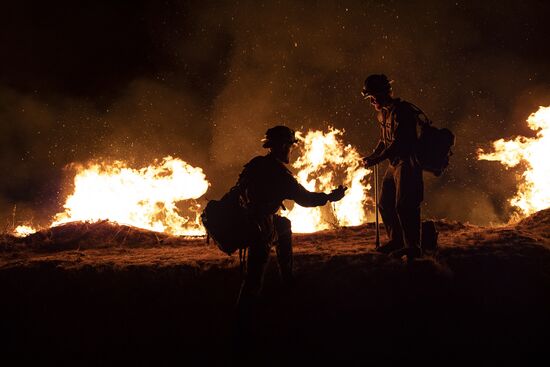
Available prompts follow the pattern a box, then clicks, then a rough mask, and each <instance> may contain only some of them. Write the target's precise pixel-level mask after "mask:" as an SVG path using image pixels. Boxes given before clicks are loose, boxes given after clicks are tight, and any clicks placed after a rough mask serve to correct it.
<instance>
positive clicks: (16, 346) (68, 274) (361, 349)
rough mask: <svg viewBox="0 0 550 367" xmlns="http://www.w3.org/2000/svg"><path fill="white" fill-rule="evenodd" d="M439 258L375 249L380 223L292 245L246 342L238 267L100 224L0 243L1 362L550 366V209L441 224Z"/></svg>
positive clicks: (178, 242) (200, 243)
mask: <svg viewBox="0 0 550 367" xmlns="http://www.w3.org/2000/svg"><path fill="white" fill-rule="evenodd" d="M436 226H437V229H438V231H439V251H438V252H437V253H436V254H434V255H430V256H426V257H425V258H423V259H421V260H419V261H417V262H415V263H413V264H407V263H406V262H405V261H403V260H401V259H393V258H390V257H388V256H386V255H382V254H379V253H377V252H375V251H374V227H373V225H372V224H370V225H366V226H361V227H353V228H341V229H337V230H332V231H325V232H320V233H316V234H309V235H295V236H294V250H295V266H296V273H297V275H298V282H297V283H296V285H295V286H294V287H292V288H286V287H283V286H282V284H281V283H280V281H279V277H278V271H277V266H276V262H275V256H272V257H271V260H272V261H270V264H269V267H268V271H267V274H266V280H265V286H264V294H263V298H262V300H261V304H260V308H259V312H258V314H257V315H256V317H255V319H254V320H255V322H254V326H253V330H252V333H253V334H252V335H253V338H252V339H251V340H250V341H249V343H247V344H246V345H237V346H235V345H234V343H232V341H233V340H234V339H233V338H232V335H233V331H234V328H233V322H234V303H235V300H236V296H237V293H238V289H239V282H240V271H239V260H238V256H236V255H233V256H231V257H229V256H227V255H225V254H224V253H222V252H221V251H219V250H218V249H217V248H216V247H215V245H214V244H212V243H211V244H207V243H206V242H205V240H204V239H183V238H173V237H168V236H163V235H159V234H155V233H152V232H147V231H142V230H138V229H135V228H130V227H125V226H119V225H115V224H111V223H107V222H100V223H95V224H72V225H66V226H63V227H58V228H54V229H51V230H48V231H43V232H40V233H37V234H34V235H31V236H29V237H27V238H25V239H16V238H13V237H11V236H8V235H4V236H3V237H2V239H1V241H0V292H1V294H2V298H1V306H0V312H1V314H2V318H1V320H2V321H1V323H2V325H1V330H2V331H3V334H4V338H2V339H4V341H3V342H2V343H1V345H2V349H3V351H2V355H3V356H4V358H15V360H16V361H18V362H19V363H24V362H40V363H45V362H52V361H53V362H56V363H70V364H72V365H111V364H118V365H120V364H122V363H123V364H130V363H137V364H154V365H159V364H168V363H170V364H172V363H186V362H189V361H201V362H203V363H205V364H206V363H208V365H211V364H217V365H230V364H240V361H241V360H242V359H247V358H250V359H258V360H259V361H260V362H261V363H262V364H264V365H265V364H267V365H272V364H279V363H281V362H285V363H289V362H298V361H302V360H307V361H318V362H327V361H331V360H342V361H343V360H348V361H353V362H357V363H358V364H365V363H368V362H383V363H386V364H392V363H393V362H395V363H397V362H401V361H404V360H407V361H411V360H416V361H425V362H436V363H439V362H455V361H462V360H466V361H470V362H475V363H476V364H477V363H479V362H483V363H493V362H499V361H503V362H511V361H517V362H520V363H525V362H528V361H531V360H532V361H534V360H536V358H540V357H542V358H545V359H548V356H547V342H548V340H549V337H550V331H549V330H550V210H546V211H543V212H539V213H537V214H536V215H535V216H533V217H530V218H528V219H526V220H524V221H522V222H521V223H519V224H517V225H509V226H501V227H478V226H473V225H468V224H461V223H454V222H448V221H438V222H437V223H436Z"/></svg>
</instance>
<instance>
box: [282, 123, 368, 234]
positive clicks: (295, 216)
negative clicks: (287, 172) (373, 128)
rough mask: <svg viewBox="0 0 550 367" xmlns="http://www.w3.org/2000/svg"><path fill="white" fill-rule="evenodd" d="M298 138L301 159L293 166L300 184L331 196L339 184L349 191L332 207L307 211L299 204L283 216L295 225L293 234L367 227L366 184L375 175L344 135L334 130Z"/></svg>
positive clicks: (314, 132)
mask: <svg viewBox="0 0 550 367" xmlns="http://www.w3.org/2000/svg"><path fill="white" fill-rule="evenodd" d="M297 135H298V140H299V144H300V146H299V147H300V151H301V156H300V157H299V158H298V159H296V161H295V162H294V163H293V164H292V166H293V167H294V168H295V169H297V170H298V173H297V175H296V178H297V180H298V182H300V183H301V184H302V185H304V187H305V188H306V189H308V190H310V191H323V192H327V193H328V192H330V190H332V189H334V188H335V187H336V186H338V185H339V184H343V185H344V186H347V187H348V190H347V192H346V196H344V198H343V199H342V200H341V201H339V202H336V203H333V204H332V205H327V206H325V207H322V208H319V207H317V208H304V207H301V206H299V205H297V204H296V205H294V207H293V208H292V210H290V211H285V212H283V213H282V215H283V216H286V217H287V218H289V219H290V220H291V221H292V230H293V232H297V233H311V232H316V231H321V230H324V229H329V228H333V227H336V226H357V225H360V224H363V223H365V222H366V220H367V213H366V211H365V203H366V202H367V201H368V200H369V198H368V197H367V191H368V190H370V188H371V187H370V185H369V184H366V185H365V184H364V183H363V181H364V179H365V177H366V176H367V175H368V174H369V173H370V172H371V171H370V170H367V169H366V168H364V167H363V164H362V161H361V156H360V155H359V153H358V152H357V150H356V149H355V148H354V147H352V146H351V145H344V143H343V142H342V135H343V131H342V130H338V129H334V128H332V127H330V128H329V131H328V132H327V133H323V132H322V131H319V130H316V131H309V132H308V133H307V134H306V135H305V136H302V135H301V134H297Z"/></svg>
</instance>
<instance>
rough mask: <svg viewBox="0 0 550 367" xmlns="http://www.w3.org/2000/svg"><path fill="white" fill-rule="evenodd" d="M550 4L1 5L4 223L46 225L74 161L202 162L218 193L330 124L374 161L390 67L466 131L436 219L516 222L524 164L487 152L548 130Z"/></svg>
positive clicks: (407, 89)
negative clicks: (366, 87) (379, 98)
mask: <svg viewBox="0 0 550 367" xmlns="http://www.w3.org/2000/svg"><path fill="white" fill-rule="evenodd" d="M549 15H550V2H547V1H534V0H530V1H521V2H520V1H516V2H503V1H435V0H432V1H416V2H413V1H338V2H335V3H332V2H328V1H326V2H325V1H322V2H321V1H319V2H317V1H306V2H298V1H288V2H287V1H273V2H260V1H234V0H233V1H212V2H209V1H132V2H129V1H128V2H124V1H98V0H95V1H78V2H74V1H71V2H69V1H54V2H43V1H24V0H23V1H12V2H10V4H5V3H3V4H2V6H1V11H0V29H1V31H0V45H1V54H0V68H1V73H0V126H1V132H0V139H1V142H0V145H1V147H2V148H1V149H2V155H1V159H0V170H1V171H2V172H3V178H2V179H1V180H0V218H1V219H2V224H3V225H4V223H6V224H7V223H11V221H12V219H13V218H12V211H13V208H14V205H17V213H16V220H27V219H32V220H33V221H34V222H35V223H43V224H44V223H47V221H48V220H49V218H51V216H52V215H53V214H55V213H56V212H57V211H59V210H60V209H61V205H62V204H63V199H64V197H65V195H66V191H67V190H68V186H69V185H68V183H69V181H70V178H71V169H70V168H67V167H68V165H69V164H70V163H72V162H81V163H84V162H87V161H89V160H91V159H107V160H110V159H123V160H125V161H128V162H129V163H130V164H132V165H135V166H136V167H140V166H141V165H144V164H149V163H151V162H152V160H153V159H155V158H162V157H163V156H165V155H168V154H170V155H173V156H176V157H179V158H181V159H183V160H185V161H187V162H188V163H190V164H192V165H194V166H200V167H202V168H203V169H204V171H205V173H206V175H207V177H208V179H209V181H210V182H211V183H212V187H211V189H210V191H209V192H208V194H207V196H209V197H210V198H216V197H218V196H220V195H221V194H223V193H224V192H225V191H226V190H227V189H228V188H229V187H230V186H232V185H233V184H234V182H235V180H236V178H237V175H238V173H239V171H240V170H241V168H242V165H243V164H244V163H246V162H247V161H248V160H249V159H250V158H252V157H253V156H254V155H257V154H263V149H262V148H261V144H260V139H261V138H262V137H263V133H264V132H265V130H266V129H267V128H268V127H269V126H272V125H275V124H286V125H288V126H292V127H295V128H296V129H299V130H307V129H309V128H326V127H327V126H328V125H332V126H335V127H338V128H344V129H345V130H346V135H345V136H346V139H347V141H348V142H349V143H352V144H353V145H355V146H356V147H357V148H358V149H359V150H360V152H361V153H362V154H364V155H366V154H368V153H370V151H371V150H372V149H373V148H374V146H375V145H376V143H377V140H378V130H377V128H376V126H375V123H374V121H375V118H374V116H375V115H374V112H373V110H372V109H371V108H370V106H369V105H368V104H367V103H366V102H365V101H363V100H362V98H361V96H360V91H361V87H362V83H363V81H364V79H365V77H366V76H367V75H368V74H371V73H381V72H383V73H386V74H387V75H388V76H389V77H390V78H391V79H394V80H395V83H394V92H395V95H396V96H398V97H401V98H403V99H406V100H409V101H411V102H413V103H415V104H417V105H418V106H420V107H421V108H422V109H423V110H424V111H425V112H426V113H427V114H428V115H429V116H430V117H431V119H432V120H433V121H434V122H435V124H436V125H438V126H445V127H448V128H450V129H451V130H453V131H454V132H455V134H456V135H457V146H456V147H455V149H454V151H455V155H454V156H453V158H452V161H451V167H450V169H449V171H448V172H447V173H446V174H445V176H444V177H441V178H432V177H430V176H429V174H425V177H426V194H425V197H426V200H425V206H424V215H426V216H435V217H439V218H444V217H446V218H449V219H453V220H460V221H470V222H473V223H478V224H488V223H490V222H501V221H503V220H506V219H507V217H508V215H509V213H510V208H509V207H508V206H507V203H506V202H507V199H508V198H509V197H511V196H512V195H513V194H514V192H515V183H516V175H517V173H518V172H519V171H517V170H508V171H506V170H505V169H504V168H503V166H501V165H500V164H498V163H496V162H486V161H481V162H480V161H477V160H476V158H475V157H476V150H477V149H478V148H480V147H483V148H488V147H489V143H490V142H491V141H492V140H495V139H498V138H504V137H511V136H513V135H527V136H533V135H534V133H533V132H532V131H530V130H529V129H528V127H527V124H526V123H525V119H526V118H527V116H528V115H529V114H530V113H531V112H535V111H536V109H537V108H538V106H539V105H545V106H548V105H550V67H549V66H550V47H548V45H549V41H548V37H549V34H548V19H549Z"/></svg>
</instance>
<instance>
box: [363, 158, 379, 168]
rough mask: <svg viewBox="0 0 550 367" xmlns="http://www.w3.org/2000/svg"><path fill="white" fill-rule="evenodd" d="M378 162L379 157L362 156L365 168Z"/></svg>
mask: <svg viewBox="0 0 550 367" xmlns="http://www.w3.org/2000/svg"><path fill="white" fill-rule="evenodd" d="M380 162H381V160H380V158H379V157H375V156H372V155H369V156H368V157H365V158H363V163H364V164H365V168H369V167H372V166H375V165H377V164H378V163H380Z"/></svg>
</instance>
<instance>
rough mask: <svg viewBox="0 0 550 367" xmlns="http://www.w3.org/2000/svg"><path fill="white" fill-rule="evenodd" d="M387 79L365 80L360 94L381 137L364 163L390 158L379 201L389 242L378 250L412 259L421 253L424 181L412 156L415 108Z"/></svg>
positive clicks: (415, 122) (375, 76) (415, 117)
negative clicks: (372, 113)
mask: <svg viewBox="0 0 550 367" xmlns="http://www.w3.org/2000/svg"><path fill="white" fill-rule="evenodd" d="M390 83H391V82H390V81H389V80H388V78H387V77H386V76H385V75H384V74H373V75H370V76H369V77H368V78H367V79H366V80H365V84H364V87H363V91H362V95H363V97H364V98H365V99H367V100H368V101H369V102H370V104H371V105H372V107H373V108H374V109H375V110H376V111H377V112H378V121H379V123H380V132H381V137H380V141H379V143H378V145H377V147H376V148H375V150H374V152H373V153H372V154H371V155H369V156H368V157H365V158H363V161H364V163H365V166H366V167H372V166H374V165H376V164H378V163H380V162H383V161H385V160H388V161H389V165H388V168H387V170H386V173H385V174H384V178H383V180H382V188H381V193H380V200H379V203H378V205H379V211H380V215H381V216H382V221H383V222H384V226H385V228H386V232H387V234H388V237H389V242H387V243H386V244H384V245H383V246H381V247H380V248H379V251H381V252H383V253H388V254H389V253H392V254H393V255H396V256H399V257H400V256H402V255H406V256H407V258H408V260H412V259H414V258H416V257H419V256H421V255H422V250H421V247H420V226H421V223H420V203H421V202H422V200H423V195H424V184H423V178H422V167H421V166H420V164H419V163H418V162H417V160H416V156H415V149H416V145H417V139H418V137H417V112H416V110H415V107H414V106H413V105H412V104H410V103H408V102H405V101H403V100H401V99H399V98H394V97H393V93H392V87H391V84H390Z"/></svg>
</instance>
